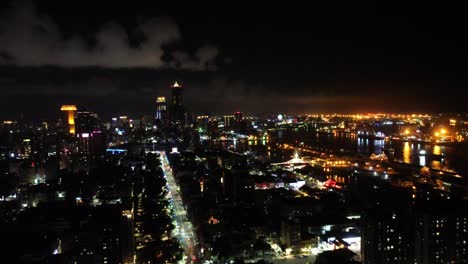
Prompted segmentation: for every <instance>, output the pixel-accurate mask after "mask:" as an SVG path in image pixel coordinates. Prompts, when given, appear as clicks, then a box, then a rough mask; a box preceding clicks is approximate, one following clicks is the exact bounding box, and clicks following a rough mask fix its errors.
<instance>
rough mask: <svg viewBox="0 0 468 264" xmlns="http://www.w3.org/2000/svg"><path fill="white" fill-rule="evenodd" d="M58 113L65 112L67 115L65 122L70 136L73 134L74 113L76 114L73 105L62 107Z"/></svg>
mask: <svg viewBox="0 0 468 264" xmlns="http://www.w3.org/2000/svg"><path fill="white" fill-rule="evenodd" d="M60 111H62V112H65V113H66V114H67V117H66V118H67V122H68V127H69V132H70V134H75V113H76V106H75V105H62V107H61V108H60Z"/></svg>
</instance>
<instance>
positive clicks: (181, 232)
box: [159, 151, 197, 263]
mask: <svg viewBox="0 0 468 264" xmlns="http://www.w3.org/2000/svg"><path fill="white" fill-rule="evenodd" d="M159 155H160V157H161V164H162V165H161V167H162V169H163V171H164V175H165V177H166V181H167V187H168V195H167V196H168V200H169V202H170V203H171V204H172V208H173V213H174V215H173V217H174V220H175V223H174V224H175V226H176V227H175V229H174V233H173V235H175V236H177V237H178V238H179V241H180V243H181V246H182V247H183V248H184V251H185V257H184V259H185V261H184V262H185V263H192V261H194V260H196V259H197V252H196V240H195V238H196V237H195V234H194V231H193V226H192V223H191V222H190V221H188V219H187V212H186V211H185V207H184V205H183V204H182V198H181V196H180V192H179V188H178V186H177V184H176V182H175V179H174V175H173V174H172V169H171V167H170V165H169V161H168V160H167V156H166V153H165V152H164V151H160V152H159Z"/></svg>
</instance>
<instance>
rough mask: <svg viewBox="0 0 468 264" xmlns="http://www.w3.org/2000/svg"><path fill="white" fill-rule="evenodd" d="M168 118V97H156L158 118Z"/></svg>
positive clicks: (160, 119)
mask: <svg viewBox="0 0 468 264" xmlns="http://www.w3.org/2000/svg"><path fill="white" fill-rule="evenodd" d="M166 118H167V104H166V97H163V96H161V97H158V98H157V99H156V120H159V121H161V122H162V121H163V120H166Z"/></svg>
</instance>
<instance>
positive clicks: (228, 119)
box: [224, 115, 234, 128]
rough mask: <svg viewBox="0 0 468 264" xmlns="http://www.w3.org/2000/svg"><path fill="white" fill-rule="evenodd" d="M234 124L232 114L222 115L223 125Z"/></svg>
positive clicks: (226, 126)
mask: <svg viewBox="0 0 468 264" xmlns="http://www.w3.org/2000/svg"><path fill="white" fill-rule="evenodd" d="M233 126H234V116H233V115H225V116H224V127H225V128H231V127H233Z"/></svg>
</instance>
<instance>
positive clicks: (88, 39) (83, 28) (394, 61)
mask: <svg viewBox="0 0 468 264" xmlns="http://www.w3.org/2000/svg"><path fill="white" fill-rule="evenodd" d="M90 4H91V3H90V2H89V3H87V2H86V1H84V2H82V1H80V2H75V3H73V2H72V3H71V4H64V3H62V2H60V1H50V2H47V3H45V2H42V3H41V2H38V1H36V2H35V1H33V2H31V1H20V2H16V1H15V2H13V1H7V2H5V3H2V5H0V21H2V26H1V27H0V28H1V30H0V40H1V43H2V44H0V69H1V71H0V87H1V89H2V90H1V93H2V97H1V98H0V100H1V101H0V105H1V106H0V107H1V108H0V110H1V114H0V118H3V119H18V118H19V117H20V114H21V113H22V114H23V116H24V117H25V118H26V119H36V118H53V117H55V115H56V112H55V111H56V110H55V108H56V107H55V106H60V105H62V104H63V103H69V104H76V105H81V106H83V107H85V108H87V109H90V110H93V111H96V112H100V113H102V114H103V115H104V116H110V115H111V113H121V114H127V113H129V114H139V113H146V114H150V113H152V112H153V110H154V105H153V103H154V99H155V98H157V97H158V96H165V97H169V93H170V92H169V91H168V90H167V87H168V86H169V85H171V84H172V83H173V81H176V80H177V81H179V82H181V83H182V84H183V86H184V94H185V96H184V98H185V99H184V100H185V102H184V103H185V104H186V106H187V108H188V109H190V110H191V111H194V112H199V113H203V112H211V113H215V114H218V113H230V112H234V111H243V112H246V113H259V112H289V113H317V112H327V113H329V112H340V113H345V112H353V113H356V112H361V113H362V112H465V111H466V107H465V105H464V100H463V96H460V91H462V90H463V89H464V87H466V83H467V82H466V76H465V74H464V72H466V64H465V63H464V61H465V60H466V52H465V50H464V48H463V47H464V46H465V44H466V42H465V40H464V38H463V37H462V34H459V33H460V32H462V30H463V25H464V24H466V23H464V22H465V17H464V16H458V15H457V14H456V12H458V11H457V10H456V7H454V6H444V5H442V6H431V5H424V6H418V5H407V6H405V8H399V7H398V6H393V7H391V6H359V5H341V6H333V5H326V4H322V5H316V6H313V7H312V8H311V9H310V12H304V10H300V9H301V7H300V6H291V5H283V4H280V3H279V2H275V1H273V2H271V1H270V2H268V3H266V2H257V3H252V4H250V5H249V6H243V5H242V4H239V6H228V7H227V8H224V9H223V8H222V7H220V6H215V5H210V4H208V3H205V4H201V5H196V4H185V5H183V6H177V5H175V4H169V3H157V4H152V5H150V4H141V5H139V6H126V5H123V4H119V3H112V4H107V3H98V4H96V3H94V4H93V6H92V8H90ZM454 12H455V13H454ZM83 13H86V14H87V16H82V15H81V14H83ZM238 14H243V15H242V16H239V15H238ZM213 22H216V23H213ZM24 40H27V45H24ZM22 41H23V42H22ZM149 98H151V99H149ZM103 100H105V101H106V104H105V107H104V104H102V103H101V102H102V101H103ZM258 101H261V102H262V109H258ZM17 102H22V104H23V107H22V108H21V110H18V109H15V107H14V106H15V105H16V104H17ZM44 105H51V106H53V107H50V108H47V109H45V108H44V107H43V106H44ZM38 108H40V109H41V111H40V112H38V111H36V109H38Z"/></svg>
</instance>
